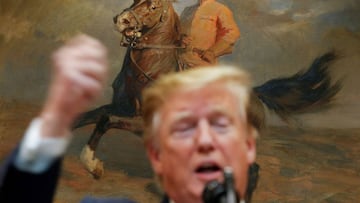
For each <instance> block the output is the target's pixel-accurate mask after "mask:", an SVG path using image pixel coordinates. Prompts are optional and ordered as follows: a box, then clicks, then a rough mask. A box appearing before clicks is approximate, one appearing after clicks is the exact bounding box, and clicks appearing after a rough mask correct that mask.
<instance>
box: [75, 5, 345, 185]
mask: <svg viewBox="0 0 360 203" xmlns="http://www.w3.org/2000/svg"><path fill="white" fill-rule="evenodd" d="M113 23H114V27H115V29H116V31H117V32H118V33H120V35H121V39H120V45H121V46H122V49H126V54H125V57H124V60H123V64H122V67H119V70H120V71H119V73H118V74H117V76H116V78H115V79H114V81H113V83H112V89H113V95H112V100H111V103H108V104H105V105H102V106H99V107H97V108H95V109H93V110H90V111H88V112H84V113H83V114H82V116H81V117H80V118H79V119H78V120H77V122H75V123H74V126H73V128H74V129H77V128H81V127H83V126H87V125H90V124H95V129H94V130H93V133H92V134H91V136H90V138H89V140H88V142H87V144H86V146H84V148H83V150H82V153H81V161H82V162H83V163H84V164H85V167H86V169H87V170H88V171H89V172H90V173H91V174H93V176H94V177H95V178H100V177H101V176H102V175H103V172H104V168H103V162H102V161H101V160H99V159H98V158H97V157H96V156H95V152H96V149H97V146H98V144H99V142H100V140H101V137H102V136H103V135H104V134H105V133H106V132H107V131H108V130H109V129H112V128H116V129H123V130H128V131H131V132H133V133H134V134H136V135H139V136H141V132H142V120H141V117H140V116H141V92H142V90H143V89H144V88H146V87H147V86H149V85H151V83H152V82H153V81H155V80H156V79H157V78H158V77H160V76H161V75H162V74H166V73H169V72H174V71H184V70H186V69H189V68H197V67H200V66H202V65H209V64H214V63H218V60H219V57H221V56H223V55H231V53H232V52H233V51H234V46H235V45H236V43H237V40H238V39H239V37H240V28H239V27H238V25H237V23H236V20H235V19H234V17H233V13H232V11H231V9H230V8H228V7H227V6H226V5H225V4H222V3H219V2H217V1H209V2H207V0H202V1H199V2H198V3H196V4H195V5H191V6H189V7H187V8H185V9H184V11H183V12H182V14H181V15H180V16H179V15H178V14H177V13H176V12H175V9H174V7H173V2H172V1H168V0H134V2H133V3H132V5H130V6H129V7H128V8H125V9H124V10H123V11H122V12H121V13H119V14H116V15H115V16H114V17H113ZM119 48H120V47H119ZM337 58H338V55H337V53H336V52H335V51H328V52H326V53H324V54H322V55H320V56H318V57H315V58H314V60H313V61H312V62H309V65H308V68H307V69H304V70H300V71H298V72H296V73H295V74H293V75H289V76H287V77H278V78H274V79H271V80H268V81H267V82H265V83H263V84H261V85H258V86H255V87H254V88H253V94H252V99H251V102H252V105H251V106H252V108H251V110H252V111H254V112H255V113H256V114H258V115H260V118H262V119H261V120H256V121H254V123H256V124H257V127H258V128H259V129H265V126H266V124H265V123H266V121H265V120H266V116H265V111H267V110H270V111H272V112H274V113H275V114H277V115H278V116H279V117H280V118H281V119H282V120H283V121H284V122H285V123H287V124H288V125H289V126H294V125H295V126H296V121H295V122H294V119H292V116H293V115H296V114H301V113H304V112H311V111H313V110H318V109H326V107H328V106H329V104H331V102H332V100H333V98H334V96H335V95H336V94H337V93H338V92H339V90H340V89H341V82H340V81H334V79H333V78H332V77H331V75H330V74H329V68H330V67H331V65H332V63H333V62H334V61H335V60H336V59H337ZM235 63H237V62H236V61H235ZM250 119H251V118H250ZM253 167H254V168H253V169H252V170H253V171H250V173H251V175H250V177H252V178H253V180H250V182H252V183H253V184H250V187H253V188H255V186H256V181H257V176H258V170H259V166H258V165H254V166H253ZM253 188H252V189H253Z"/></svg>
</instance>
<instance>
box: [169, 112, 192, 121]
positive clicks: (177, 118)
mask: <svg viewBox="0 0 360 203" xmlns="http://www.w3.org/2000/svg"><path fill="white" fill-rule="evenodd" d="M192 115H193V113H192V112H191V111H180V112H177V113H176V114H175V115H174V117H173V118H171V122H172V123H176V122H178V121H181V120H183V119H186V118H189V117H191V116H192Z"/></svg>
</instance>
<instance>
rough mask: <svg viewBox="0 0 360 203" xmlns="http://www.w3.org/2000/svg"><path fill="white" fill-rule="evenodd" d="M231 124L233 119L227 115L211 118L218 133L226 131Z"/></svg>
mask: <svg viewBox="0 0 360 203" xmlns="http://www.w3.org/2000/svg"><path fill="white" fill-rule="evenodd" d="M230 125H231V121H230V119H229V118H228V117H226V116H220V117H216V118H214V119H212V120H211V126H212V128H213V129H214V130H215V131H216V132H218V133H226V132H227V130H228V129H229V127H230Z"/></svg>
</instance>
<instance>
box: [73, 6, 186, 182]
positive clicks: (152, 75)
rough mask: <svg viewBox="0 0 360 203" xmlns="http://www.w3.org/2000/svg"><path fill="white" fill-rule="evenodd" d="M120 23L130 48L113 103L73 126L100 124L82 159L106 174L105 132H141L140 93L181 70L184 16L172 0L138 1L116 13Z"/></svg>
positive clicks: (97, 172)
mask: <svg viewBox="0 0 360 203" xmlns="http://www.w3.org/2000/svg"><path fill="white" fill-rule="evenodd" d="M114 24H115V28H116V30H117V31H118V32H120V33H121V34H122V36H123V39H122V41H121V44H122V45H123V46H126V47H128V48H127V53H126V56H125V59H124V62H123V66H122V69H121V71H120V73H119V74H118V75H117V77H116V79H115V80H114V82H113V84H112V87H113V98H112V103H111V104H107V105H103V106H101V107H99V108H97V109H95V110H92V111H89V112H86V113H84V114H83V115H81V116H80V118H79V119H78V120H77V121H76V122H75V124H74V126H73V128H74V129H75V128H79V127H82V126H85V125H88V124H94V123H96V127H95V129H94V131H93V133H92V135H91V137H90V139H89V141H88V143H87V145H86V146H85V147H84V148H83V151H82V153H81V156H80V158H81V161H82V162H83V163H84V164H85V166H86V168H87V170H89V172H91V173H92V174H93V175H94V177H100V176H101V175H102V174H103V165H102V162H101V161H100V160H99V159H97V158H96V157H95V155H94V154H95V150H96V147H97V145H98V143H99V141H100V139H101V137H102V136H103V135H104V134H105V133H106V131H107V130H109V129H111V128H118V129H125V130H129V131H132V132H135V133H140V132H141V131H142V120H141V118H140V111H141V92H142V90H143V89H144V88H145V87H146V86H148V85H149V84H150V83H151V82H152V81H154V80H156V79H157V78H158V77H159V76H160V75H162V74H166V73H169V72H173V71H179V65H178V58H177V56H178V54H177V51H178V49H181V48H182V47H181V46H179V42H180V29H179V24H180V23H179V18H178V16H177V14H176V13H175V11H174V8H173V6H172V2H170V1H168V0H134V3H133V4H132V5H131V6H130V7H129V8H127V9H125V10H124V11H123V12H122V13H120V14H118V15H116V16H115V17H114Z"/></svg>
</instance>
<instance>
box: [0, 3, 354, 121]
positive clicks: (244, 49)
mask: <svg viewBox="0 0 360 203" xmlns="http://www.w3.org/2000/svg"><path fill="white" fill-rule="evenodd" d="M221 2H224V3H225V4H227V5H229V6H230V7H231V8H232V10H233V11H234V15H235V19H236V20H237V22H238V24H239V26H240V29H241V32H242V36H241V39H240V40H239V41H238V43H237V45H236V48H235V51H234V53H233V54H232V55H229V56H226V57H223V58H222V60H221V61H222V62H227V63H236V64H241V65H242V66H243V67H245V68H246V69H248V70H249V71H250V72H251V73H252V74H253V77H254V79H255V81H254V85H259V84H262V83H263V82H265V81H267V80H269V79H273V78H276V77H283V76H287V75H290V74H293V73H295V72H297V71H299V70H301V69H304V68H306V67H308V66H309V65H310V63H311V61H312V60H313V59H314V58H315V57H317V56H319V55H321V54H323V53H325V52H327V51H330V50H337V51H338V52H339V53H340V55H341V56H342V57H341V58H340V59H339V60H337V61H336V63H334V64H333V66H332V74H333V76H334V77H335V78H337V79H339V78H345V80H344V87H343V90H342V91H341V92H340V93H339V95H338V98H337V101H336V103H335V106H334V107H333V108H332V109H330V110H328V111H326V112H323V113H313V114H305V115H302V116H300V117H299V118H298V119H299V121H300V122H301V123H302V124H303V125H304V126H305V127H330V128H358V127H359V126H358V123H359V121H360V104H359V102H358V100H359V99H360V88H359V87H360V81H359V76H358V75H359V74H360V0H343V1H338V0H328V1H322V0H302V1H295V0H241V1H239V0H222V1H221ZM131 3H132V1H130V0H104V1H99V0H52V1H46V0H32V1H25V0H11V1H10V0H1V1H0V100H4V101H12V100H16V101H21V102H28V103H31V104H41V102H42V101H43V99H44V97H45V96H46V95H45V93H46V89H47V85H48V82H49V73H50V68H49V55H50V53H51V52H52V50H54V49H55V48H56V47H58V46H60V45H61V44H62V43H63V42H64V41H65V40H66V39H68V38H69V37H71V36H73V35H74V34H76V33H87V34H89V35H92V36H94V37H97V38H99V39H100V40H101V41H102V42H103V43H104V44H105V45H106V46H107V47H108V48H109V53H110V65H111V77H110V81H109V82H108V88H106V90H105V93H104V97H103V98H102V99H101V100H100V101H99V102H98V104H99V105H100V104H104V103H107V102H109V101H110V99H111V95H112V89H111V82H112V79H114V77H115V76H116V74H117V73H118V72H119V70H120V67H121V64H122V61H123V57H124V51H125V48H122V47H120V46H119V36H118V35H117V33H115V32H114V31H113V25H112V17H113V16H114V15H116V14H117V13H119V12H120V11H122V10H123V9H124V8H125V7H127V6H129V5H130V4H131ZM193 3H195V1H190V0H178V1H177V2H176V3H174V6H175V8H176V10H177V11H178V12H181V10H182V9H183V8H184V7H185V6H188V5H192V4H193ZM1 110H3V109H1ZM269 120H270V124H276V125H282V122H281V121H279V120H278V119H277V117H276V116H273V115H272V114H271V113H269Z"/></svg>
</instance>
